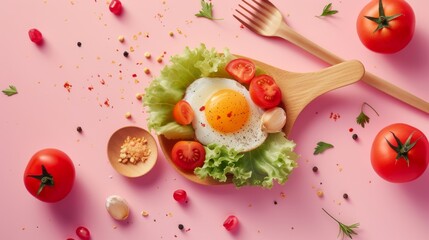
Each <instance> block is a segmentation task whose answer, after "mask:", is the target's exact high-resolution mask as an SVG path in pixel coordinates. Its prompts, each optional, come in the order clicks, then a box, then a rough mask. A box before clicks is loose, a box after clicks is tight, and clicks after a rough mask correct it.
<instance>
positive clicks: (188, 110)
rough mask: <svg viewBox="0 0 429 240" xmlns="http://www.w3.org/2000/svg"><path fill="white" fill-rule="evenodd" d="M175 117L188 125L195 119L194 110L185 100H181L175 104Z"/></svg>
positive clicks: (177, 120)
mask: <svg viewBox="0 0 429 240" xmlns="http://www.w3.org/2000/svg"><path fill="white" fill-rule="evenodd" d="M173 118H174V120H175V121H176V122H177V123H178V124H181V125H188V124H190V123H191V122H192V120H194V110H192V107H191V105H189V103H188V102H186V101H185V100H180V101H179V102H177V103H176V105H174V108H173Z"/></svg>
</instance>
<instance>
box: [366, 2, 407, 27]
mask: <svg viewBox="0 0 429 240" xmlns="http://www.w3.org/2000/svg"><path fill="white" fill-rule="evenodd" d="M378 15H379V17H371V16H365V18H367V19H369V20H371V21H373V22H375V23H377V28H376V29H375V30H374V32H377V31H378V30H380V29H383V28H388V27H390V25H389V22H390V21H392V20H393V19H395V18H398V17H400V16H402V13H398V14H395V15H392V16H386V14H385V13H384V7H383V1H382V0H380V1H379V4H378Z"/></svg>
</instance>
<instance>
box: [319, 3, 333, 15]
mask: <svg viewBox="0 0 429 240" xmlns="http://www.w3.org/2000/svg"><path fill="white" fill-rule="evenodd" d="M336 13H338V11H337V10H332V3H329V4H328V5H326V6H325V7H324V8H323V12H322V14H320V16H319V17H325V16H331V15H334V14H336Z"/></svg>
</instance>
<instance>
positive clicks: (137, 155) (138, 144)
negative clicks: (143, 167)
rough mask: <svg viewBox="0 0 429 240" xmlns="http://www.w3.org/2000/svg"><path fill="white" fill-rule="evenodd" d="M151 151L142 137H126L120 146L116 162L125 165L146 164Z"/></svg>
mask: <svg viewBox="0 0 429 240" xmlns="http://www.w3.org/2000/svg"><path fill="white" fill-rule="evenodd" d="M150 154H151V151H150V149H149V147H148V144H147V139H146V138H144V137H139V138H137V137H133V138H131V137H130V136H128V137H127V138H126V139H125V141H124V143H123V144H122V146H121V150H120V155H119V159H118V162H120V163H123V164H127V163H132V164H137V163H139V162H143V163H144V162H146V160H147V159H148V158H149V155H150Z"/></svg>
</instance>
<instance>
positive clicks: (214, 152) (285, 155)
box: [194, 133, 298, 188]
mask: <svg viewBox="0 0 429 240" xmlns="http://www.w3.org/2000/svg"><path fill="white" fill-rule="evenodd" d="M294 148H295V143H294V142H293V141H290V140H288V139H286V137H285V135H284V133H275V134H270V135H269V136H268V138H267V140H266V141H265V142H264V143H263V144H262V145H261V146H259V147H258V148H256V149H254V150H252V151H249V152H246V153H238V152H237V151H235V150H234V149H228V148H226V147H225V146H221V145H218V144H216V143H213V144H210V145H208V146H206V147H205V150H206V160H205V163H204V165H203V166H202V167H200V168H196V169H195V171H194V172H195V174H196V175H197V176H199V177H200V178H203V179H204V178H206V177H211V178H213V179H215V180H218V181H220V182H225V181H227V180H228V178H232V181H233V183H234V184H235V186H237V187H241V186H245V185H252V186H255V185H256V186H262V187H264V188H272V186H273V183H274V182H275V181H277V182H278V183H280V184H283V183H285V182H286V181H287V179H288V177H289V174H290V173H291V172H292V170H293V169H294V168H295V167H297V163H296V159H297V158H298V155H297V154H296V153H295V152H293V150H294Z"/></svg>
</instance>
